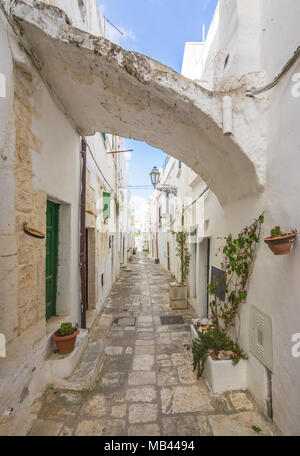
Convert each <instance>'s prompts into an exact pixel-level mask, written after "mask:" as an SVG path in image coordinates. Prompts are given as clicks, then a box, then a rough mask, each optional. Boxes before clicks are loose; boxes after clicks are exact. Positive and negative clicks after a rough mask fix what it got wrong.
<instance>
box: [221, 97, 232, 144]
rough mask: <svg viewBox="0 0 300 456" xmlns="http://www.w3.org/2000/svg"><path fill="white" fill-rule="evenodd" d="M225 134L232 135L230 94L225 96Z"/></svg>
mask: <svg viewBox="0 0 300 456" xmlns="http://www.w3.org/2000/svg"><path fill="white" fill-rule="evenodd" d="M223 134H224V135H227V136H229V135H232V99H231V97H229V96H228V95H225V97H223Z"/></svg>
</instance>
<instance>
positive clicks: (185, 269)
mask: <svg viewBox="0 0 300 456" xmlns="http://www.w3.org/2000/svg"><path fill="white" fill-rule="evenodd" d="M173 234H175V239H176V244H177V246H176V256H178V257H179V260H180V274H181V282H182V283H183V282H185V281H186V279H187V277H188V275H189V270H190V259H191V256H190V254H189V250H188V247H187V244H186V240H187V236H188V234H187V232H186V231H185V230H182V231H177V232H173Z"/></svg>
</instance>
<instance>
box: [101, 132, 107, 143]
mask: <svg viewBox="0 0 300 456" xmlns="http://www.w3.org/2000/svg"><path fill="white" fill-rule="evenodd" d="M101 135H102V138H103V142H104V144H105V141H106V133H101Z"/></svg>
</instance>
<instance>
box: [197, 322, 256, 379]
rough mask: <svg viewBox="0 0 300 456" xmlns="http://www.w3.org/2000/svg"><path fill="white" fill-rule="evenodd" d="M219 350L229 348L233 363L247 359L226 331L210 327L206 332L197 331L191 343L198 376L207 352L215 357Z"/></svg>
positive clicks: (201, 371)
mask: <svg viewBox="0 0 300 456" xmlns="http://www.w3.org/2000/svg"><path fill="white" fill-rule="evenodd" d="M220 350H226V351H227V350H229V351H232V352H233V353H234V358H233V360H232V362H233V364H237V363H238V362H239V360H240V359H247V355H246V354H245V353H244V352H243V350H242V348H241V347H240V346H239V345H238V343H236V342H233V341H232V340H231V339H230V337H229V336H228V335H227V334H226V332H225V331H224V330H222V329H218V328H211V329H208V330H207V331H206V332H200V331H199V332H198V337H197V338H196V339H194V341H193V345H192V353H193V366H194V370H196V371H197V377H198V378H200V377H201V376H202V373H203V369H204V364H205V361H206V360H207V358H208V356H209V354H211V355H212V357H213V358H214V357H217V355H218V352H219V351H220Z"/></svg>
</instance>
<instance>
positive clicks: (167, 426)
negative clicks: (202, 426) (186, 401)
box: [162, 415, 200, 436]
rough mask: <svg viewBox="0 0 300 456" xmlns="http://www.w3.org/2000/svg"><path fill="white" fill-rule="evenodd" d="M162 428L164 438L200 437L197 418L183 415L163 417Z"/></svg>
mask: <svg viewBox="0 0 300 456" xmlns="http://www.w3.org/2000/svg"><path fill="white" fill-rule="evenodd" d="M162 427H163V435H166V436H169V435H172V436H173V435H174V436H186V435H193V436H197V435H200V431H199V423H198V421H197V417H196V416H194V415H183V416H180V417H178V416H176V417H170V416H166V417H163V418H162Z"/></svg>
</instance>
